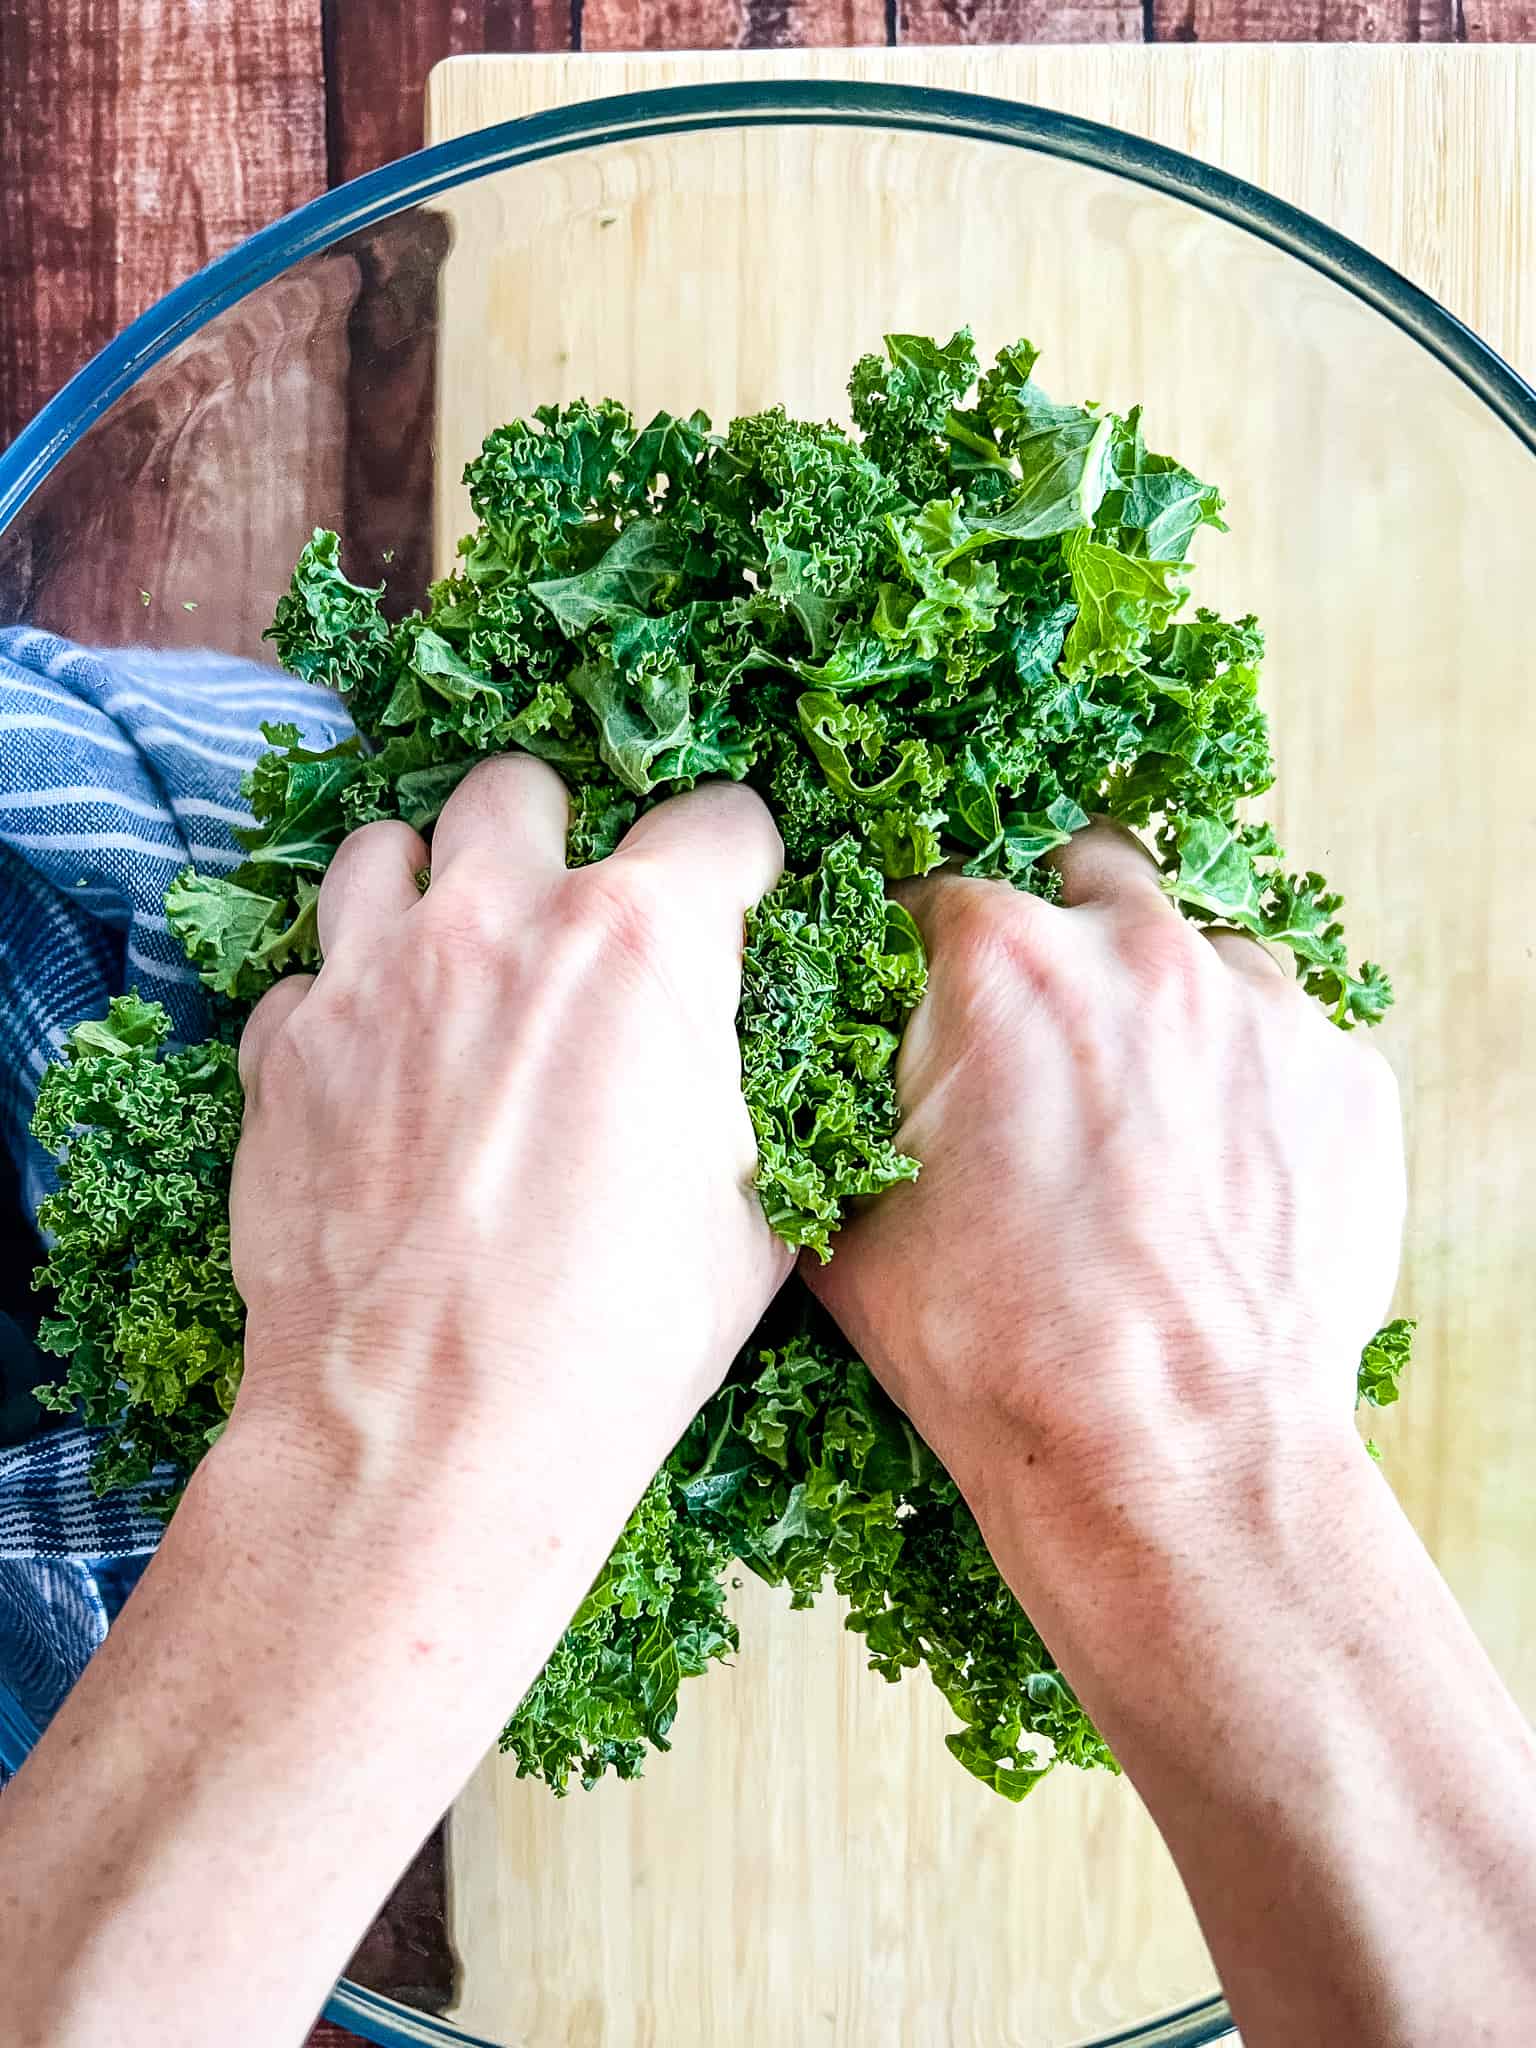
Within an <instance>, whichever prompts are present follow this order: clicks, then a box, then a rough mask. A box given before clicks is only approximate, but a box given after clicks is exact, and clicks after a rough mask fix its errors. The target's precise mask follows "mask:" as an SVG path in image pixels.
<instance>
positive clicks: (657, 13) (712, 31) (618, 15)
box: [581, 0, 887, 51]
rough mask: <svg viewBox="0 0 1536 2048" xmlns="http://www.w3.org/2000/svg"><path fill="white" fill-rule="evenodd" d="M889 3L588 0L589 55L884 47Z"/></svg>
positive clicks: (584, 22)
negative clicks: (607, 51) (632, 52)
mask: <svg viewBox="0 0 1536 2048" xmlns="http://www.w3.org/2000/svg"><path fill="white" fill-rule="evenodd" d="M886 40H887V22H886V0H584V5H583V7H582V10H581V47H582V49H583V50H592V51H600V50H790V49H802V48H811V47H815V46H818V45H819V46H822V47H829V48H837V47H856V46H857V45H859V44H883V43H884V42H885V41H886Z"/></svg>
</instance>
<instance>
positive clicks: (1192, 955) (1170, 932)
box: [1114, 904, 1216, 1007]
mask: <svg viewBox="0 0 1536 2048" xmlns="http://www.w3.org/2000/svg"><path fill="white" fill-rule="evenodd" d="M1114 945H1115V952H1116V955H1117V957H1118V958H1119V960H1120V962H1121V964H1122V965H1123V966H1124V968H1125V969H1126V970H1127V971H1128V972H1129V974H1130V976H1131V978H1132V980H1133V982H1134V983H1135V985H1136V987H1137V989H1138V991H1139V992H1140V993H1141V994H1142V995H1144V996H1147V997H1152V998H1156V999H1159V1000H1172V1001H1175V1002H1178V1003H1180V1004H1181V1005H1188V1006H1191V1007H1192V1006H1193V1005H1194V1004H1195V1003H1197V1002H1198V1001H1199V999H1200V997H1201V995H1202V993H1203V991H1204V989H1205V987H1206V986H1207V985H1208V977H1209V970H1210V969H1211V967H1212V966H1214V965H1215V964H1216V955H1215V954H1214V953H1212V952H1211V951H1210V950H1209V949H1208V948H1207V947H1205V946H1203V945H1202V943H1201V941H1200V939H1199V936H1198V935H1197V934H1196V933H1195V932H1194V931H1193V930H1192V928H1191V927H1190V925H1189V924H1188V923H1187V922H1186V920H1185V919H1183V918H1182V917H1179V916H1178V915H1177V914H1176V913H1172V912H1170V911H1168V910H1166V909H1164V908H1162V907H1161V906H1160V905H1158V904H1153V905H1151V906H1150V907H1147V908H1143V907H1141V906H1140V905H1137V906H1136V908H1135V909H1133V910H1129V911H1125V912H1122V913H1121V914H1120V915H1119V916H1118V917H1117V918H1116V920H1115V932H1114Z"/></svg>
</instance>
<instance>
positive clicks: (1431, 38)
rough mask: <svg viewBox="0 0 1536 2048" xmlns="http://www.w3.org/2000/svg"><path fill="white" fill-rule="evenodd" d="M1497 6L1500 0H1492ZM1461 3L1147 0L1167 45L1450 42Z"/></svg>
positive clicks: (1154, 31) (1158, 36) (1155, 34)
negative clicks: (1175, 43) (1197, 43)
mask: <svg viewBox="0 0 1536 2048" xmlns="http://www.w3.org/2000/svg"><path fill="white" fill-rule="evenodd" d="M1494 4H1495V5H1498V4H1499V0H1494ZM1460 5H1461V0H1149V11H1148V24H1147V25H1148V36H1149V40H1151V41H1154V42H1161V43H1168V42H1180V43H1190V42H1199V43H1229V42H1230V43H1454V42H1456V41H1458V40H1459V38H1460V33H1461V28H1460Z"/></svg>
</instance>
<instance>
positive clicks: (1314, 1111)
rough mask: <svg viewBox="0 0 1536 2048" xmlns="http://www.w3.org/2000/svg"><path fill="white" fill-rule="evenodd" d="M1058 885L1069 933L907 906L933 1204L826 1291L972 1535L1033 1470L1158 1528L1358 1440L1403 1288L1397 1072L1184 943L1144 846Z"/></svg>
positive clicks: (838, 1255) (912, 1072)
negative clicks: (1254, 1478) (1283, 1460)
mask: <svg viewBox="0 0 1536 2048" xmlns="http://www.w3.org/2000/svg"><path fill="white" fill-rule="evenodd" d="M1060 868H1061V874H1062V884H1063V886H1062V898H1061V905H1060V906H1056V905H1052V904H1047V903H1045V902H1042V901H1041V900H1039V899H1038V898H1035V897H1030V896H1024V895H1020V894H1018V893H1017V892H1016V891H1014V890H1012V889H1010V888H1009V887H1007V886H1006V885H1005V884H1003V883H999V882H982V881H971V880H967V879H965V878H963V877H959V876H953V875H944V876H938V877H934V878H930V879H929V880H926V881H923V882H921V883H917V884H914V885H911V886H910V887H909V888H907V889H906V890H904V891H903V892H902V894H903V901H904V902H905V903H906V904H907V906H908V907H909V909H911V911H912V912H913V914H914V915H915V917H916V918H917V921H918V923H919V925H920V926H921V927H922V930H923V934H924V937H925V939H926V941H927V943H928V947H929V951H930V979H929V989H928V994H927V996H926V997H925V999H924V1001H923V1003H922V1004H921V1006H920V1007H919V1009H918V1010H917V1012H916V1013H915V1015H914V1016H913V1018H912V1020H911V1022H910V1024H909V1026H908V1029H907V1033H906V1038H905V1041H904V1043H903V1045H902V1050H901V1055H900V1064H899V1067H898V1070H897V1087H898V1091H899V1094H900V1098H901V1102H902V1107H903V1111H904V1118H905V1121H904V1122H903V1125H902V1129H901V1133H900V1142H901V1144H902V1145H903V1147H904V1148H905V1149H906V1150H907V1151H909V1152H911V1153H913V1154H914V1155H915V1156H916V1157H917V1158H918V1159H919V1160H921V1162H922V1175H921V1177H920V1179H918V1180H917V1182H916V1183H915V1184H912V1185H909V1186H904V1187H898V1188H894V1189H892V1190H891V1191H890V1192H889V1193H888V1194H886V1195H884V1196H882V1198H881V1199H880V1201H879V1202H878V1203H875V1204H873V1205H871V1207H870V1208H869V1209H868V1210H867V1211H866V1212H865V1213H864V1214H863V1215H862V1216H861V1217H859V1218H858V1220H857V1221H855V1222H854V1223H853V1224H852V1225H851V1226H850V1227H849V1228H848V1229H847V1230H845V1231H844V1232H843V1233H842V1235H841V1236H840V1238H839V1239H838V1241H837V1246H836V1251H835V1256H834V1257H833V1259H832V1261H831V1264H830V1265H828V1266H827V1267H826V1268H825V1269H824V1270H819V1271H818V1270H816V1269H808V1270H807V1278H808V1279H809V1280H810V1282H811V1284H812V1286H813V1287H814V1288H815V1290H816V1291H817V1293H819V1294H820V1296H821V1297H822V1299H823V1300H824V1301H825V1303H826V1304H827V1306H828V1307H829V1308H830V1310H831V1311H832V1313H833V1315H834V1316H835V1317H836V1318H837V1320H838V1322H839V1323H840V1324H841V1325H842V1326H843V1328H844V1330H845V1332H846V1333H847V1335H848V1336H849V1338H850V1339H851V1340H852V1341H853V1343H854V1344H855V1345H857V1347H858V1349H859V1350H860V1352H861V1353H862V1354H863V1356H864V1357H865V1358H866V1359H867V1360H868V1362H869V1364H870V1366H871V1367H872V1368H873V1370H874V1371H875V1373H876V1374H877V1375H878V1377H879V1378H880V1379H881V1380H882V1382H883V1383H884V1384H885V1386H886V1387H887V1389H888V1390H889V1391H890V1393H891V1394H892V1395H893V1396H894V1397H895V1399H896V1400H897V1401H898V1402H900V1404H901V1405H902V1406H903V1407H904V1408H905V1409H906V1410H907V1412H908V1413H909V1414H910V1416H911V1417H912V1420H913V1421H914V1423H915V1424H916V1425H917V1427H918V1428H919V1429H920V1430H921V1431H922V1433H923V1434H924V1436H925V1437H926V1438H927V1439H928V1441H929V1442H930V1443H931V1444H932V1445H933V1447H934V1449H935V1450H936V1451H937V1452H938V1454H939V1455H940V1457H941V1458H943V1459H944V1461H945V1463H946V1464H947V1465H948V1466H949V1469H950V1470H951V1471H952V1472H953V1473H954V1475H955V1477H956V1479H957V1480H958V1481H959V1483H960V1485H961V1487H962V1488H963V1489H964V1490H965V1491H966V1492H967V1495H968V1496H969V1497H970V1498H971V1500H972V1505H973V1506H977V1509H978V1512H981V1509H980V1506H979V1505H978V1501H977V1494H978V1493H982V1494H985V1493H986V1492H988V1491H990V1490H991V1486H992V1484H993V1483H998V1484H1001V1483H1003V1482H1002V1474H1003V1472H1006V1473H1007V1474H1008V1475H1009V1476H1010V1478H1014V1475H1017V1474H1018V1471H1019V1468H1020V1467H1022V1466H1024V1465H1026V1464H1027V1465H1029V1466H1031V1467H1034V1466H1037V1465H1038V1466H1039V1468H1040V1470H1039V1472H1038V1473H1031V1474H1030V1475H1029V1480H1027V1481H1026V1482H1025V1484H1026V1487H1027V1486H1028V1484H1029V1483H1030V1481H1039V1482H1044V1481H1045V1480H1046V1479H1047V1478H1048V1477H1049V1476H1051V1475H1055V1476H1057V1477H1061V1478H1063V1479H1064V1480H1065V1483H1066V1484H1067V1485H1068V1486H1069V1487H1070V1488H1071V1489H1072V1490H1073V1492H1074V1493H1078V1494H1081V1493H1082V1492H1084V1491H1087V1492H1091V1493H1093V1494H1096V1495H1102V1493H1103V1491H1104V1489H1106V1488H1110V1487H1118V1486H1119V1485H1120V1484H1121V1483H1123V1482H1129V1483H1131V1484H1133V1485H1137V1486H1144V1485H1148V1484H1155V1485H1156V1486H1157V1488H1158V1489H1159V1491H1160V1495H1161V1496H1163V1497H1167V1496H1169V1495H1178V1494H1180V1493H1181V1492H1183V1491H1185V1490H1186V1489H1187V1488H1188V1487H1189V1486H1190V1485H1191V1484H1194V1483H1197V1482H1198V1481H1199V1480H1200V1478H1201V1477H1202V1476H1210V1475H1212V1474H1220V1473H1223V1472H1224V1473H1228V1474H1230V1473H1232V1472H1234V1471H1235V1470H1237V1469H1239V1468H1240V1467H1242V1466H1244V1465H1246V1467H1247V1469H1249V1470H1250V1471H1252V1470H1255V1469H1262V1468H1263V1466H1264V1465H1265V1463H1266V1462H1267V1461H1269V1460H1271V1459H1272V1458H1273V1457H1274V1456H1275V1455H1276V1454H1277V1450H1278V1449H1279V1448H1281V1447H1283V1446H1284V1445H1285V1444H1286V1443H1287V1441H1289V1442H1290V1443H1291V1444H1293V1445H1294V1444H1296V1443H1297V1442H1299V1441H1305V1440H1308V1438H1309V1434H1310V1433H1315V1431H1316V1430H1322V1431H1323V1432H1324V1433H1325V1434H1326V1435H1328V1436H1329V1437H1330V1438H1337V1437H1340V1436H1343V1435H1344V1434H1345V1433H1347V1432H1348V1431H1349V1430H1350V1427H1351V1425H1350V1414H1351V1408H1352V1404H1353V1400H1354V1389H1355V1374H1356V1369H1357V1365H1358V1361H1359V1355H1360V1351H1361V1347H1362V1346H1363V1345H1364V1344H1365V1343H1366V1341H1367V1340H1368V1339H1369V1338H1370V1336H1371V1335H1372V1333H1373V1332H1374V1330H1375V1329H1376V1327H1377V1326H1378V1324H1379V1322H1380V1321H1381V1319H1382V1317H1383V1315H1384V1314H1385V1312H1386V1309H1387V1305H1388V1301H1389V1298H1390V1295H1391V1292H1392V1287H1393V1281H1394V1277H1395V1274H1396V1270H1397V1261H1398V1247H1399V1237H1400V1233H1401V1227H1402V1218H1403V1209H1404V1199H1405V1195H1404V1166H1403V1150H1402V1138H1401V1131H1400V1124H1399V1113H1398V1103H1397V1093H1396V1087H1395V1083H1394V1081H1393V1077H1392V1075H1391V1072H1390V1070H1389V1069H1388V1067H1387V1066H1386V1064H1385V1062H1384V1061H1383V1060H1382V1059H1381V1058H1380V1056H1379V1055H1378V1054H1377V1053H1375V1052H1374V1051H1372V1050H1371V1049H1369V1048H1368V1047H1367V1046H1365V1045H1364V1044H1362V1043H1361V1041H1360V1040H1359V1039H1358V1038H1355V1037H1350V1036H1345V1035H1344V1034H1342V1033H1341V1032H1339V1031H1338V1030H1337V1029H1336V1028H1335V1027H1334V1026H1333V1025H1332V1024H1331V1023H1330V1022H1329V1021H1328V1020H1327V1018H1326V1017H1325V1016H1324V1014H1323V1013H1322V1011H1321V1010H1320V1009H1319V1008H1318V1006H1317V1005H1316V1004H1315V1003H1314V1002H1312V1001H1311V1000H1310V999H1308V998H1307V997H1306V996H1304V995H1303V994H1302V993H1301V992H1300V990H1299V989H1298V988H1297V986H1296V984H1295V983H1294V982H1293V981H1292V980H1291V979H1290V978H1289V977H1288V976H1287V975H1286V974H1285V973H1284V972H1283V970H1282V969H1281V968H1280V967H1279V966H1278V964H1277V963H1276V962H1275V961H1274V960H1273V959H1272V958H1271V957H1270V955H1269V954H1268V953H1266V951H1265V950H1264V949H1263V948H1262V947H1261V946H1259V945H1257V944H1256V943H1255V942H1254V941H1252V940H1250V939H1247V938H1245V937H1242V936H1240V935H1238V934H1236V933H1216V934H1213V935H1209V936H1208V935H1206V934H1205V933H1203V932H1201V931H1200V930H1199V929H1197V927H1195V926H1194V925H1192V924H1190V923H1189V922H1188V921H1186V920H1185V919H1184V918H1182V917H1181V916H1180V915H1179V914H1178V913H1177V912H1176V911H1175V910H1174V908H1173V906H1172V904H1171V903H1170V901H1169V899H1168V898H1167V896H1166V895H1165V894H1164V893H1163V891H1162V889H1161V887H1160V885H1159V879H1158V874H1157V870H1156V868H1155V866H1154V865H1153V863H1152V862H1151V860H1150V858H1149V857H1148V855H1147V854H1146V852H1145V851H1144V849H1143V848H1142V847H1141V846H1140V845H1139V843H1138V842H1137V841H1136V840H1134V839H1133V838H1132V837H1131V836H1130V835H1129V834H1128V833H1125V832H1122V831H1121V830H1119V829H1118V828H1117V827H1113V826H1108V825H1095V826H1093V827H1091V828H1089V829H1088V830H1086V831H1084V832H1083V833H1081V834H1080V835H1079V836H1078V837H1077V838H1075V839H1074V840H1073V841H1072V843H1071V845H1070V846H1069V847H1067V848H1065V849H1063V852H1062V854H1061V856H1060ZM1014 1483H1016V1479H1015V1481H1014ZM984 1519H985V1518H984Z"/></svg>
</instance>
